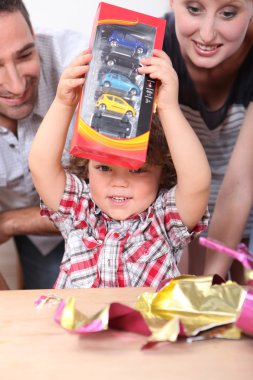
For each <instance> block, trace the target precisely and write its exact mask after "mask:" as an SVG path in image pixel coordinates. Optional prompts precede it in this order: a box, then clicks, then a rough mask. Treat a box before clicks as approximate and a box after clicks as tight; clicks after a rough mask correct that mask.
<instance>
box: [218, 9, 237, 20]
mask: <svg viewBox="0 0 253 380" xmlns="http://www.w3.org/2000/svg"><path fill="white" fill-rule="evenodd" d="M221 15H222V17H224V18H225V19H231V18H233V17H235V16H236V11H234V10H227V11H226V10H225V11H222V12H221Z"/></svg>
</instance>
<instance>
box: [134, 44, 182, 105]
mask: <svg viewBox="0 0 253 380" xmlns="http://www.w3.org/2000/svg"><path fill="white" fill-rule="evenodd" d="M141 63H142V64H143V65H144V66H143V67H140V68H139V69H138V72H139V73H140V74H149V76H150V78H152V79H158V80H159V81H160V84H159V91H158V96H157V99H156V101H157V108H158V110H166V109H168V110H169V109H171V108H173V107H178V106H179V105H178V77H177V74H176V72H175V70H174V69H173V67H172V64H171V60H170V58H169V57H168V55H167V54H166V53H165V52H164V51H162V50H158V49H154V51H153V56H152V57H147V58H143V59H142V60H141Z"/></svg>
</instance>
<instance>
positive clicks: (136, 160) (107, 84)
mask: <svg viewBox="0 0 253 380" xmlns="http://www.w3.org/2000/svg"><path fill="white" fill-rule="evenodd" d="M164 27H165V22H164V20H162V19H158V18H155V17H152V16H148V15H143V14H141V13H137V12H133V11H130V10H126V9H124V8H120V7H116V6H113V5H110V4H106V3H100V4H99V8H98V12H97V16H96V19H95V22H94V30H93V36H92V38H91V47H92V55H93V59H92V61H91V63H90V70H89V73H88V75H87V78H86V85H85V88H84V91H83V93H82V95H81V99H80V102H79V109H78V117H77V122H76V128H75V133H74V137H73V140H72V146H71V153H72V154H74V155H78V156H84V157H88V158H92V157H93V158H94V157H95V158H96V159H98V160H99V158H100V161H101V160H102V161H103V162H109V163H113V162H117V164H118V163H121V164H122V165H123V166H128V167H131V168H135V167H139V166H140V163H142V162H144V161H145V156H146V148H147V143H148V135H149V128H150V122H151V115H152V110H153V106H154V97H155V90H156V82H155V81H154V80H151V79H150V78H148V77H147V76H144V75H140V74H139V73H138V67H140V65H141V62H140V60H141V58H142V57H145V56H149V55H151V54H152V51H153V48H154V47H155V48H161V47H162V41H163V35H164ZM150 84H151V85H150Z"/></svg>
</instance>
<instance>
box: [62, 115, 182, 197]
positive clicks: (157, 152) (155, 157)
mask: <svg viewBox="0 0 253 380" xmlns="http://www.w3.org/2000/svg"><path fill="white" fill-rule="evenodd" d="M146 162H147V163H148V164H150V165H159V166H162V174H161V179H160V186H159V188H165V189H170V188H171V187H173V186H174V185H175V184H176V181H177V177H176V171H175V168H174V164H173V162H172V158H171V155H170V152H169V148H168V144H167V140H166V137H165V135H164V132H163V128H162V125H161V123H160V120H159V118H158V115H157V114H156V113H155V114H153V118H152V123H151V129H150V136H149V143H148V151H147V158H146ZM88 163H89V159H86V158H82V157H76V156H71V157H70V161H69V164H68V166H66V170H67V171H69V172H71V173H73V174H76V175H77V176H78V177H79V178H82V179H84V180H85V181H87V182H88V181H89V179H88Z"/></svg>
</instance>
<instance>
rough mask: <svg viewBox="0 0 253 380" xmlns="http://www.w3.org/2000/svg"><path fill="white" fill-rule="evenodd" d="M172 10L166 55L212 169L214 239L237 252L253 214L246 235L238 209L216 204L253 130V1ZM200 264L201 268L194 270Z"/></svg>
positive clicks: (179, 1)
mask: <svg viewBox="0 0 253 380" xmlns="http://www.w3.org/2000/svg"><path fill="white" fill-rule="evenodd" d="M170 4H171V7H172V10H173V12H171V13H169V14H167V16H166V18H167V30H166V36H165V41H164V50H165V51H166V52H167V53H168V55H169V56H170V57H171V60H172V63H173V66H174V68H175V70H176V71H177V73H178V76H179V85H180V91H179V101H180V105H181V109H182V110H183V112H184V114H185V117H186V118H187V119H188V121H189V122H190V124H191V126H192V128H193V129H194V130H195V132H196V133H197V135H198V136H199V138H200V140H201V142H202V144H203V146H204V148H205V151H206V154H207V157H208V160H209V164H210V166H211V170H212V185H211V193H210V199H209V209H210V211H211V213H212V214H213V215H214V217H213V221H211V227H210V231H211V237H213V238H216V239H219V240H221V241H223V242H224V243H226V244H228V245H230V246H233V247H236V246H237V244H238V243H239V241H240V239H241V237H242V236H243V237H244V238H246V239H248V238H249V235H250V231H251V228H252V226H253V212H252V211H251V213H250V215H249V219H248V223H247V224H246V228H245V231H244V233H242V230H243V227H242V228H241V226H240V227H239V228H238V225H236V223H237V218H236V215H237V214H238V209H237V210H234V211H233V213H231V212H230V210H229V208H231V206H232V205H231V204H230V205H227V206H226V207H224V208H223V209H222V211H221V205H220V203H219V205H217V206H216V199H217V195H218V194H219V191H220V188H221V184H222V182H223V178H224V176H225V174H226V170H227V166H228V163H229V160H230V156H231V153H232V152H233V148H234V146H235V143H236V141H237V137H238V135H239V132H240V130H241V128H250V127H251V126H250V125H249V126H248V127H247V126H245V124H246V125H247V124H249V120H252V119H253V114H252V113H253V112H252V106H250V105H252V102H253V71H252V65H253V47H252V44H253V23H252V17H253V1H252V0H237V1H233V0H231V1H230V0H201V1H187V2H185V1H184V0H171V1H170ZM235 175H236V174H235ZM234 189H235V188H234ZM234 189H230V191H231V192H233V191H234ZM222 191H223V190H222ZM244 200H245V197H244ZM242 202H243V201H242ZM243 208H244V207H243ZM246 208H247V207H246ZM249 208H250V207H249ZM247 209H248V208H247ZM216 215H219V217H218V218H217V217H216ZM244 219H247V215H246V216H245V218H244ZM214 221H215V225H214ZM229 231H231V233H229ZM232 231H233V232H232ZM228 235H229V238H228ZM241 235H242V236H241ZM193 249H194V252H192V254H191V255H190V257H189V260H190V269H189V271H190V272H191V273H195V274H201V273H202V271H203V260H201V258H202V257H204V256H203V254H202V255H197V246H195V247H193ZM195 256H196V260H194V257H195ZM197 261H198V263H197V265H191V264H192V263H193V264H194V263H196V262H197ZM199 262H202V267H201V265H199ZM220 263H222V258H220V257H217V260H216V265H214V266H212V268H209V265H208V264H207V267H206V272H207V273H208V272H209V270H211V271H212V272H213V271H216V272H218V273H220V274H221V275H225V274H226V271H227V269H228V267H229V263H227V265H226V267H225V268H224V266H222V264H221V265H220Z"/></svg>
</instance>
